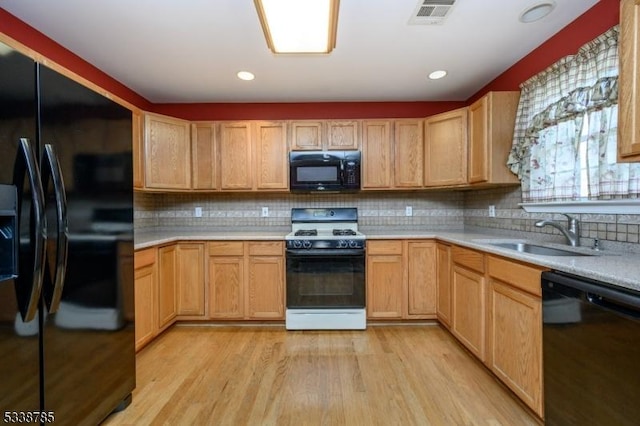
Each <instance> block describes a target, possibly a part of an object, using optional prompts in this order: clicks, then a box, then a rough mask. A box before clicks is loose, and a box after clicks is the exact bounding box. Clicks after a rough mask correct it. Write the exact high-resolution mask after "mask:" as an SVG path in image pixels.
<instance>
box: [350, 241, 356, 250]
mask: <svg viewBox="0 0 640 426" xmlns="http://www.w3.org/2000/svg"><path fill="white" fill-rule="evenodd" d="M349 248H358V242H357V241H356V240H351V241H349Z"/></svg>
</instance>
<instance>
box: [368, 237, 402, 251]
mask: <svg viewBox="0 0 640 426" xmlns="http://www.w3.org/2000/svg"><path fill="white" fill-rule="evenodd" d="M367 254H402V241H398V240H377V241H367Z"/></svg>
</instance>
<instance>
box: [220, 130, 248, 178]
mask: <svg viewBox="0 0 640 426" xmlns="http://www.w3.org/2000/svg"><path fill="white" fill-rule="evenodd" d="M219 145H220V147H219V149H220V188H221V189H222V190H250V189H252V188H253V166H252V163H251V156H252V154H251V145H252V144H251V123H249V122H237V123H221V124H220V138H219Z"/></svg>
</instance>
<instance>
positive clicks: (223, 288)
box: [209, 256, 244, 319]
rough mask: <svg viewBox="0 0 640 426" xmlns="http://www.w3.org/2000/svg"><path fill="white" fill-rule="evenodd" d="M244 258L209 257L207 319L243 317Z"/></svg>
mask: <svg viewBox="0 0 640 426" xmlns="http://www.w3.org/2000/svg"><path fill="white" fill-rule="evenodd" d="M243 287H244V257H242V256H210V257H209V317H211V318H220V319H234V318H238V319H239V318H243V317H244V303H243V300H244V289H243Z"/></svg>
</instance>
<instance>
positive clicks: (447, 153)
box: [424, 108, 467, 186]
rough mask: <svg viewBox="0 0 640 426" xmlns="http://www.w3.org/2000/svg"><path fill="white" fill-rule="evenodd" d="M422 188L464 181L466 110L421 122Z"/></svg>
mask: <svg viewBox="0 0 640 426" xmlns="http://www.w3.org/2000/svg"><path fill="white" fill-rule="evenodd" d="M424 164H425V166H424V184H425V186H459V185H463V184H465V183H466V182H467V108H460V109H456V110H453V111H449V112H445V113H442V114H437V115H434V116H431V117H428V118H427V119H426V120H425V122H424Z"/></svg>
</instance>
